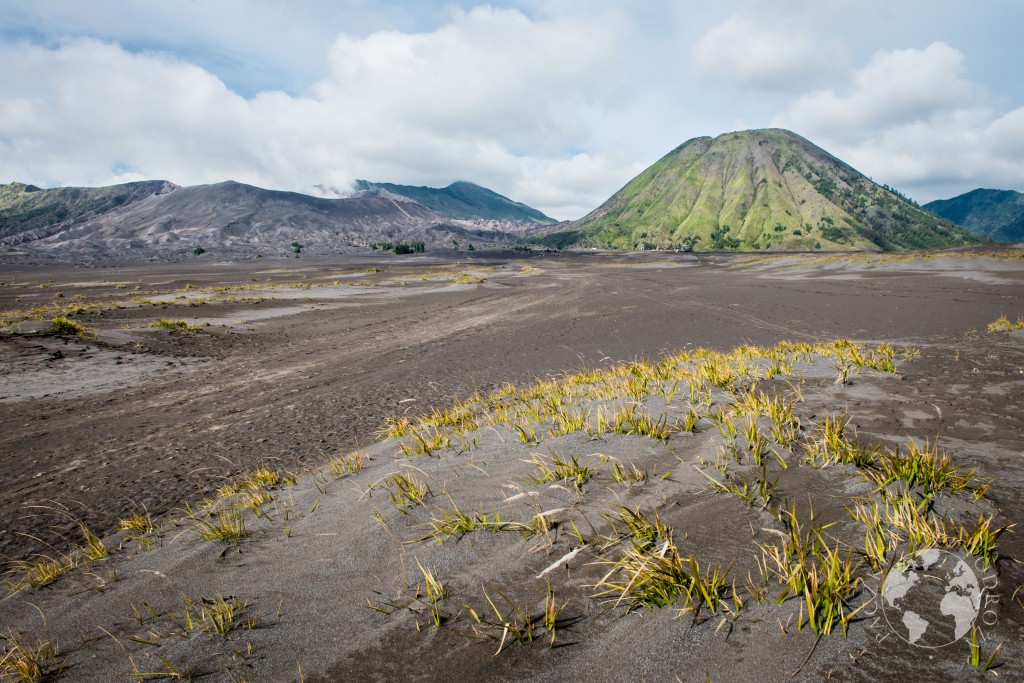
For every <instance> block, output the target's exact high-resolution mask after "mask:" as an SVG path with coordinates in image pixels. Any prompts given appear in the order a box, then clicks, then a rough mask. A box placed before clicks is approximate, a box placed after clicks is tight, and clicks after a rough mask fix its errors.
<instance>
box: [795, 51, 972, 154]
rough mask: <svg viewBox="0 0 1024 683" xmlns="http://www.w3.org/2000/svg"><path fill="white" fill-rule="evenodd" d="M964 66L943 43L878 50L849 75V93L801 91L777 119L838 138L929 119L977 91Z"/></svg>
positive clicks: (967, 101)
mask: <svg viewBox="0 0 1024 683" xmlns="http://www.w3.org/2000/svg"><path fill="white" fill-rule="evenodd" d="M964 71H965V67H964V55H963V53H961V52H960V51H959V50H956V49H954V48H952V47H950V46H949V45H947V44H945V43H932V44H931V45H929V46H928V47H926V48H925V49H923V50H914V49H908V50H894V51H879V52H877V53H875V55H874V56H873V57H872V58H871V60H870V61H869V62H868V63H867V65H866V66H865V67H864V68H863V69H861V70H859V71H857V72H856V73H855V74H854V75H853V78H852V87H851V88H850V92H849V93H848V94H845V95H839V94H836V92H835V91H833V90H821V91H818V92H813V93H810V94H807V95H804V96H802V97H800V98H799V99H798V100H797V101H796V103H794V104H793V105H792V106H791V107H790V108H789V109H788V110H787V111H785V112H783V113H782V114H781V115H779V116H778V117H777V121H778V122H781V125H789V126H793V127H795V128H797V129H799V130H801V131H806V132H807V133H808V134H810V135H821V136H825V137H828V138H830V139H842V138H846V137H856V136H858V135H861V134H863V132H864V131H866V130H875V129H878V128H886V127H891V126H895V125H901V124H907V123H911V122H915V121H922V120H928V119H930V118H932V117H936V116H941V115H944V114H945V113H947V112H948V111H949V110H950V109H955V108H958V107H961V106H967V105H969V104H970V101H971V100H972V99H973V98H974V97H976V96H977V94H978V93H977V92H976V91H977V88H975V87H973V86H972V85H971V83H970V82H968V81H967V80H965V79H964V77H963V74H964Z"/></svg>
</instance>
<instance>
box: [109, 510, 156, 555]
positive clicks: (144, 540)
mask: <svg viewBox="0 0 1024 683" xmlns="http://www.w3.org/2000/svg"><path fill="white" fill-rule="evenodd" d="M117 528H118V529H119V530H120V531H124V532H126V533H127V534H128V538H129V539H132V540H135V541H138V542H139V543H141V544H143V545H145V546H146V547H147V548H148V547H149V546H150V545H152V541H151V540H150V538H149V535H150V534H151V533H153V528H154V527H153V519H152V517H150V516H149V511H148V510H145V511H143V512H136V513H135V514H134V515H132V516H131V517H126V518H124V519H121V520H118V522H117Z"/></svg>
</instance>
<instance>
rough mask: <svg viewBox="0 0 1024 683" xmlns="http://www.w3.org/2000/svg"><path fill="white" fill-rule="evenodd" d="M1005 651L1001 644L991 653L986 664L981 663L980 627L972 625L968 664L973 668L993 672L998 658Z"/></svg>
mask: <svg viewBox="0 0 1024 683" xmlns="http://www.w3.org/2000/svg"><path fill="white" fill-rule="evenodd" d="M1001 649H1003V644H1002V643H999V644H998V645H996V647H995V649H994V650H992V652H991V653H989V656H988V659H986V660H985V661H984V662H982V661H981V644H980V643H978V625H977V624H971V656H970V657H969V658H968V659H967V663H968V664H970V665H971V666H973V667H975V668H978V669H981V670H982V671H992V669H994V668H995V661H996V657H997V656H998V655H999V651H1000V650H1001Z"/></svg>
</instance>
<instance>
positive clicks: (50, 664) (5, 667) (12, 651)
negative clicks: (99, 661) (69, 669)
mask: <svg viewBox="0 0 1024 683" xmlns="http://www.w3.org/2000/svg"><path fill="white" fill-rule="evenodd" d="M0 639H2V640H4V641H6V642H5V644H4V646H3V649H2V650H0V676H2V677H3V680H5V681H20V682H21V683H34V682H35V681H41V680H43V679H44V678H46V677H49V676H53V675H56V674H59V673H60V672H62V671H63V670H64V666H65V664H66V661H65V660H63V659H59V656H60V650H58V648H57V646H56V645H55V644H53V643H52V642H51V641H49V640H41V639H37V640H35V641H33V640H31V639H30V638H28V637H27V636H25V635H22V634H20V633H18V632H16V631H15V630H14V629H13V628H10V627H8V629H7V631H6V632H5V633H3V634H0Z"/></svg>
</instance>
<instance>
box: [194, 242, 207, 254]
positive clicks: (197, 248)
mask: <svg viewBox="0 0 1024 683" xmlns="http://www.w3.org/2000/svg"><path fill="white" fill-rule="evenodd" d="M192 253H193V254H195V255H196V256H202V255H203V254H205V253H206V250H205V249H203V248H202V247H201V246H199V245H198V244H197V245H196V246H194V247H192Z"/></svg>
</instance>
